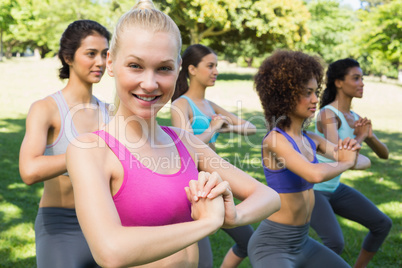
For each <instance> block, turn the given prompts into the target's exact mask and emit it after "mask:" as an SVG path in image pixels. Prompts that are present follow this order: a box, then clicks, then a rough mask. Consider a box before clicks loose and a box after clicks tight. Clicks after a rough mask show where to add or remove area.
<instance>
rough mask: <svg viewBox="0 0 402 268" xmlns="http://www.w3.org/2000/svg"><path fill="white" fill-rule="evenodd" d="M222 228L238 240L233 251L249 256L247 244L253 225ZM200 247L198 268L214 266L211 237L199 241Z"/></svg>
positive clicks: (242, 255) (239, 255)
mask: <svg viewBox="0 0 402 268" xmlns="http://www.w3.org/2000/svg"><path fill="white" fill-rule="evenodd" d="M222 230H223V231H225V232H226V233H227V234H228V235H229V236H230V237H232V238H233V240H234V241H235V242H236V244H235V245H234V246H233V247H232V250H233V253H234V254H235V255H236V256H238V257H240V258H245V257H247V245H248V241H249V240H250V237H251V235H252V234H253V231H254V230H253V227H251V225H245V226H239V227H236V228H233V229H223V228H222ZM198 248H199V260H198V268H211V267H213V254H212V249H211V244H210V242H209V238H208V237H205V238H204V239H202V240H200V241H198Z"/></svg>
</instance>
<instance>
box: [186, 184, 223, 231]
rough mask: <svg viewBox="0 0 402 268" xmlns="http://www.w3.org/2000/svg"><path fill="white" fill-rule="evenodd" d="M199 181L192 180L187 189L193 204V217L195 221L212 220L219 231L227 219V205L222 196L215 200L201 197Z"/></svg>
mask: <svg viewBox="0 0 402 268" xmlns="http://www.w3.org/2000/svg"><path fill="white" fill-rule="evenodd" d="M198 183H199V181H196V180H191V181H190V182H189V187H185V188H184V189H185V191H186V194H187V198H188V200H189V201H190V202H191V217H192V218H193V220H210V221H211V222H214V224H216V228H217V229H219V228H220V227H221V226H222V225H223V222H224V219H225V204H224V201H223V197H222V195H219V196H217V197H215V198H213V199H211V198H208V197H207V196H205V197H203V196H200V194H199V193H198V189H199V187H198Z"/></svg>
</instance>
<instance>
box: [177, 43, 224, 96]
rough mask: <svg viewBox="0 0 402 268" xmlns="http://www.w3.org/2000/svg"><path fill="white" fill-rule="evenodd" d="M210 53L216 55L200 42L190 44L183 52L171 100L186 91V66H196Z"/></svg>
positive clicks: (187, 75)
mask: <svg viewBox="0 0 402 268" xmlns="http://www.w3.org/2000/svg"><path fill="white" fill-rule="evenodd" d="M211 53H213V54H215V55H216V53H215V52H214V51H213V50H212V49H211V48H209V47H206V46H203V45H200V44H196V45H191V46H189V47H188V48H187V49H186V50H185V51H184V52H183V55H182V60H183V62H182V64H181V70H180V73H179V77H178V78H177V82H176V89H175V91H174V94H173V96H172V102H173V101H174V100H176V99H177V98H179V97H180V96H181V95H183V94H184V93H186V92H187V91H188V82H187V79H188V78H189V74H188V67H189V66H190V65H193V66H195V67H197V66H198V64H199V63H200V62H201V60H202V58H204V57H205V56H206V55H209V54H211Z"/></svg>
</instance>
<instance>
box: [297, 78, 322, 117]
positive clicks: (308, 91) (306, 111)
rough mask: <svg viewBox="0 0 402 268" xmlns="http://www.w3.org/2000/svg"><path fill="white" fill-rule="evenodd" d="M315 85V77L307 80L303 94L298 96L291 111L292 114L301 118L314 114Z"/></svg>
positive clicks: (316, 100)
mask: <svg viewBox="0 0 402 268" xmlns="http://www.w3.org/2000/svg"><path fill="white" fill-rule="evenodd" d="M317 87H318V86H317V80H316V79H315V78H312V79H310V80H309V81H308V83H307V85H306V88H305V90H304V92H303V94H302V95H300V97H299V101H298V103H297V105H296V108H295V110H294V112H293V115H294V116H297V117H299V118H302V119H307V118H309V117H312V116H314V113H315V111H316V109H317V102H318V98H317V95H316V91H317Z"/></svg>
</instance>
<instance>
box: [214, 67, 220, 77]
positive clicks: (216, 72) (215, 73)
mask: <svg viewBox="0 0 402 268" xmlns="http://www.w3.org/2000/svg"><path fill="white" fill-rule="evenodd" d="M218 74H219V71H218V68H217V67H214V75H218Z"/></svg>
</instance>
